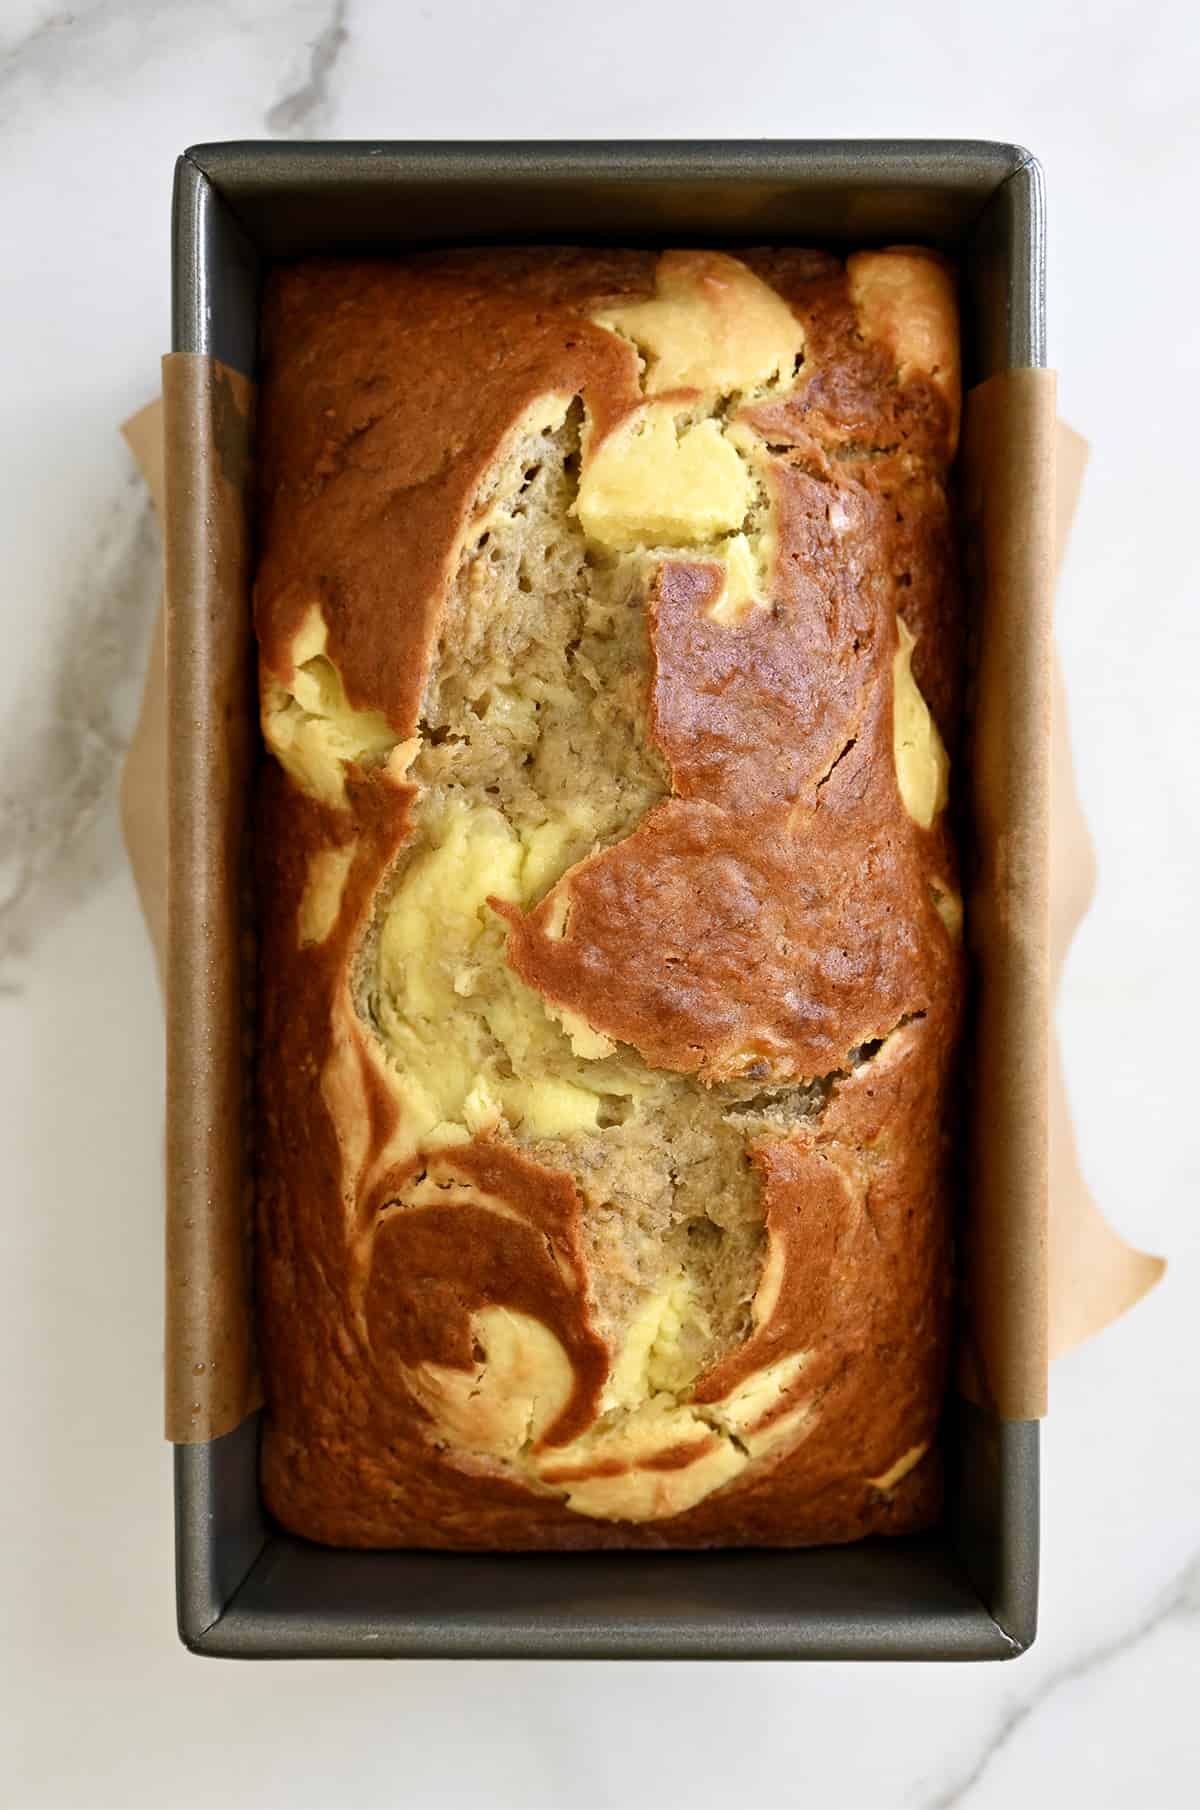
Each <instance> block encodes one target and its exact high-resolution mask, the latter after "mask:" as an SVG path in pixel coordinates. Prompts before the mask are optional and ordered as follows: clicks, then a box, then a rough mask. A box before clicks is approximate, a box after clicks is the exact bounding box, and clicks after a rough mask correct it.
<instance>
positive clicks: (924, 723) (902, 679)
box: [892, 619, 950, 830]
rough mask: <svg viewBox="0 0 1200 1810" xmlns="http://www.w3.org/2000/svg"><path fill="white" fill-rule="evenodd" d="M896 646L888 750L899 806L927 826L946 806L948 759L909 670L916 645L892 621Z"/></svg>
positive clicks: (904, 627) (902, 627) (901, 625)
mask: <svg viewBox="0 0 1200 1810" xmlns="http://www.w3.org/2000/svg"><path fill="white" fill-rule="evenodd" d="M897 627H898V629H899V632H900V645H899V647H898V648H897V650H896V655H895V658H894V660H893V662H892V681H893V683H892V751H893V754H894V756H895V761H896V779H897V781H898V783H899V786H900V797H901V799H902V800H903V802H904V808H905V810H906V811H907V812H908V814H909V816H910V817H911V818H912V819H913V821H914V822H915V823H919V824H920V826H921V828H922V829H923V830H927V829H928V828H929V826H930V824H931V823H932V822H933V820H934V818H935V817H936V816H937V814H938V812H939V811H940V810H942V809H943V808H944V807H945V803H946V798H947V795H948V792H949V780H950V762H949V759H948V758H947V755H946V750H945V748H944V747H943V746H942V738H941V736H940V735H939V734H938V730H937V724H936V723H935V722H934V720H933V718H932V716H931V715H930V713H929V706H928V704H927V703H926V702H925V700H924V698H923V697H922V696H921V693H920V691H919V690H918V688H917V681H916V680H915V679H914V678H913V674H912V652H913V648H914V647H915V646H916V642H915V641H914V640H913V638H912V636H911V634H910V633H909V631H908V627H907V625H906V624H905V623H904V621H903V620H901V619H898V620H897Z"/></svg>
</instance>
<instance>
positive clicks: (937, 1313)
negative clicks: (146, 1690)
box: [255, 248, 962, 1550]
mask: <svg viewBox="0 0 1200 1810" xmlns="http://www.w3.org/2000/svg"><path fill="white" fill-rule="evenodd" d="M264 350H265V376H264V385H263V396H262V408H261V423H262V426H261V452H262V457H261V474H262V481H261V503H260V559H259V566H258V573H257V579H256V585H255V623H256V631H257V635H258V642H259V654H260V659H259V670H260V700H261V721H262V730H263V738H264V742H265V745H266V750H267V758H266V760H265V761H264V765H263V771H262V775H261V781H260V786H259V798H258V805H257V838H256V843H257V851H258V852H257V860H258V886H259V905H260V929H261V988H260V1010H259V1020H258V1037H259V1060H258V1075H259V1127H260V1148H259V1174H258V1245H257V1250H258V1256H257V1264H258V1277H259V1311H260V1331H261V1343H262V1356H263V1366H264V1373H265V1377H266V1384H267V1394H268V1408H269V1413H268V1417H267V1423H266V1432H265V1438H264V1449H263V1479H264V1489H265V1494H266V1499H267V1502H268V1505H269V1506H270V1508H271V1509H272V1511H273V1512H274V1513H275V1514H276V1515H277V1516H278V1518H279V1519H280V1520H281V1521H282V1522H284V1524H285V1525H287V1526H288V1527H290V1528H292V1529H293V1530H295V1531H296V1532H298V1533H301V1534H304V1535H306V1536H307V1537H310V1538H313V1539H317V1540H321V1541H325V1542H327V1543H331V1544H344V1545H354V1546H379V1547H386V1546H418V1547H422V1546H423V1547H442V1548H459V1549H467V1550H469V1549H475V1550H486V1549H489V1548H494V1549H509V1550H520V1549H537V1548H549V1549H552V1548H560V1549H573V1548H576V1549H578V1548H587V1547H606V1546H608V1547H611V1546H617V1547H620V1546H631V1547H636V1546H643V1547H654V1546H663V1547H681V1548H688V1547H693V1548H694V1547H702V1546H715V1545H783V1546H789V1545H803V1544H810V1543H816V1542H824V1541H843V1540H849V1539H854V1538H857V1537H860V1536H862V1535H864V1534H867V1533H871V1532H906V1531H911V1530H912V1529H915V1528H919V1527H921V1526H925V1525H928V1524H929V1522H930V1520H931V1519H933V1518H934V1517H935V1516H936V1514H937V1512H938V1509H939V1501H940V1472H939V1467H938V1458H937V1450H936V1430H937V1422H938V1417H939V1413H940V1408H941V1400H942V1392H943V1387H944V1375H945V1365H946V1347H947V1337H948V1320H949V1288H950V1256H949V1197H950V1171H951V1157H952V1150H951V1146H950V1140H949V1136H948V1110H947V1105H948V1099H949V1096H950V1090H951V1083H952V1077H953V1058H954V1050H955V1040H956V1036H957V1033H958V1025H959V1017H960V1011H961V996H962V907H961V899H960V896H959V891H958V879H957V873H956V867H955V859H954V850H953V847H952V843H951V839H950V836H949V834H948V830H947V823H946V819H947V804H948V800H949V794H950V784H951V758H952V756H953V754H954V750H955V746H956V741H957V730H958V722H957V710H958V699H959V666H960V637H961V611H960V608H959V601H958V593H957V575H956V561H955V552H954V537H953V531H952V522H951V514H950V503H949V497H948V485H949V473H950V465H951V460H952V457H953V451H954V445H955V439H956V435H957V423H958V408H959V398H958V338H957V322H956V314H955V304H954V287H953V281H952V276H951V274H950V272H949V271H948V269H947V268H946V267H945V266H944V265H943V264H942V263H941V261H940V260H938V259H936V258H935V257H934V256H933V255H932V254H930V253H926V252H923V251H921V250H918V249H915V248H897V249H896V250H893V251H881V252H873V253H863V254H858V255H857V256H856V257H851V258H850V259H849V260H848V261H847V262H846V264H845V265H843V263H842V262H841V261H840V260H838V259H835V258H832V257H829V256H827V255H825V254H822V253H817V252H806V251H795V250H791V251H770V250H764V251H748V252H744V253H741V254H739V255H738V256H737V257H734V256H731V255H729V254H727V253H718V252H701V251H677V252H671V251H668V252H663V253H661V254H657V255H656V254H654V253H651V252H605V251H595V250H590V251H571V250H563V249H554V250H550V249H547V250H540V251H539V250H528V251H524V250H516V251H490V252H476V253H471V252H463V253H449V254H437V255H433V254H430V255H428V256H424V255H423V256H418V257H412V258H408V259H404V260H397V261H393V262H370V263H368V262H358V261H334V260H329V261H316V262H308V263H304V264H299V265H296V266H293V267H290V268H284V269H281V270H280V271H278V272H276V273H275V274H274V275H273V277H272V278H271V281H270V285H269V292H268V297H267V303H266V314H265V323H264Z"/></svg>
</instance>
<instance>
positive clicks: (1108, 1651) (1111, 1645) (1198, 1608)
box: [924, 1553, 1200, 1810]
mask: <svg viewBox="0 0 1200 1810" xmlns="http://www.w3.org/2000/svg"><path fill="white" fill-rule="evenodd" d="M1193 1617H1200V1553H1197V1554H1196V1555H1195V1556H1194V1557H1193V1558H1192V1559H1191V1560H1190V1561H1189V1563H1188V1564H1187V1565H1186V1566H1185V1568H1184V1570H1183V1571H1182V1572H1181V1573H1180V1574H1179V1576H1178V1577H1177V1578H1176V1579H1175V1580H1174V1582H1173V1583H1171V1584H1170V1585H1169V1586H1168V1588H1167V1589H1166V1591H1165V1592H1164V1593H1163V1595H1162V1596H1161V1597H1160V1598H1159V1600H1158V1601H1157V1602H1156V1603H1155V1604H1154V1606H1153V1607H1152V1608H1151V1609H1150V1610H1149V1611H1148V1612H1147V1613H1146V1614H1145V1615H1144V1616H1142V1617H1141V1619H1140V1620H1138V1621H1136V1622H1134V1623H1133V1625H1132V1626H1131V1627H1129V1628H1126V1629H1125V1630H1124V1631H1123V1632H1122V1633H1120V1634H1117V1635H1115V1636H1114V1637H1113V1638H1112V1639H1111V1640H1108V1641H1105V1642H1104V1644H1103V1645H1102V1646H1098V1647H1093V1648H1092V1650H1091V1651H1090V1652H1088V1653H1083V1654H1081V1655H1080V1657H1079V1658H1078V1659H1076V1660H1073V1661H1072V1662H1071V1664H1070V1665H1065V1666H1062V1667H1060V1668H1059V1670H1058V1671H1055V1672H1051V1674H1050V1676H1049V1677H1048V1678H1047V1679H1046V1680H1045V1682H1044V1683H1043V1684H1042V1686H1041V1687H1040V1689H1039V1690H1038V1691H1037V1692H1036V1693H1035V1694H1034V1695H1033V1696H1032V1697H1030V1698H1029V1699H1027V1701H1026V1702H1024V1703H1020V1704H1017V1705H1015V1707H1014V1708H1013V1709H1012V1710H1010V1711H1009V1713H1008V1715H1007V1716H1006V1717H1005V1718H1004V1720H1003V1721H1002V1722H1001V1724H1000V1726H999V1727H998V1728H997V1729H996V1732H995V1733H994V1734H993V1735H992V1737H991V1739H990V1740H989V1741H988V1743H987V1745H986V1746H985V1747H984V1749H983V1751H982V1753H980V1755H979V1757H978V1758H977V1759H976V1761H975V1762H974V1764H973V1765H972V1767H971V1768H970V1770H969V1771H968V1772H966V1773H965V1774H964V1775H963V1777H962V1778H960V1779H959V1780H958V1781H957V1783H955V1784H953V1785H950V1786H948V1787H947V1788H946V1789H945V1790H943V1791H939V1792H938V1794H937V1796H936V1797H931V1798H928V1799H927V1800H926V1803H925V1806H924V1810H963V1807H964V1806H965V1805H966V1803H967V1801H968V1797H969V1794H970V1792H971V1791H973V1790H974V1788H975V1786H976V1785H977V1784H978V1783H979V1781H980V1780H981V1779H982V1777H983V1776H984V1774H985V1773H986V1772H987V1770H988V1768H989V1767H990V1766H991V1764H992V1762H993V1760H994V1759H995V1758H996V1756H997V1755H998V1754H999V1753H1000V1752H1001V1751H1002V1750H1003V1749H1004V1748H1006V1747H1007V1746H1008V1745H1009V1743H1010V1742H1011V1741H1012V1740H1013V1738H1014V1737H1015V1736H1016V1734H1017V1733H1018V1732H1019V1730H1020V1729H1022V1728H1023V1727H1024V1725H1025V1724H1026V1723H1027V1722H1028V1721H1029V1720H1030V1718H1031V1717H1033V1716H1035V1715H1036V1714H1037V1713H1038V1711H1039V1710H1041V1709H1043V1708H1044V1707H1045V1706H1046V1704H1048V1703H1049V1702H1050V1700H1051V1699H1052V1698H1053V1697H1055V1696H1056V1695H1057V1694H1058V1692H1059V1691H1061V1690H1064V1689H1065V1688H1066V1687H1067V1686H1068V1685H1070V1684H1075V1683H1077V1682H1078V1680H1079V1679H1081V1678H1090V1677H1092V1676H1093V1675H1094V1674H1095V1673H1096V1672H1099V1671H1101V1670H1102V1669H1103V1668H1104V1667H1105V1666H1107V1665H1110V1664H1112V1662H1113V1661H1114V1660H1117V1659H1121V1658H1123V1657H1124V1655H1125V1654H1126V1653H1131V1652H1132V1651H1133V1650H1134V1648H1135V1647H1138V1646H1140V1645H1141V1644H1142V1642H1143V1641H1145V1640H1149V1639H1150V1637H1151V1635H1153V1634H1156V1633H1157V1632H1158V1630H1159V1628H1161V1627H1163V1626H1164V1625H1165V1624H1166V1623H1167V1622H1171V1621H1176V1620H1178V1621H1188V1620H1191V1619H1192V1618H1193Z"/></svg>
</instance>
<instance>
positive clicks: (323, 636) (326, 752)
mask: <svg viewBox="0 0 1200 1810" xmlns="http://www.w3.org/2000/svg"><path fill="white" fill-rule="evenodd" d="M326 640H327V630H326V626H325V622H324V619H323V618H322V616H321V612H320V610H319V609H317V608H316V606H315V605H314V606H313V608H312V609H311V610H310V611H309V614H308V616H307V618H306V620H305V622H304V625H303V627H302V628H301V630H300V632H299V634H298V635H297V636H296V639H295V641H294V643H293V646H292V658H293V660H294V662H295V671H294V672H293V674H292V680H291V684H290V685H284V684H283V683H282V682H281V681H280V680H278V679H271V680H269V681H268V683H267V685H266V687H265V690H264V694H263V700H262V732H263V740H264V741H265V742H266V744H267V746H268V748H270V750H271V752H272V753H273V754H274V755H275V756H276V757H277V759H278V760H279V762H280V764H281V765H282V766H283V767H284V768H285V769H286V771H287V772H288V773H290V774H291V776H292V778H293V779H294V780H295V781H296V784H297V785H298V786H300V787H301V788H302V790H304V791H305V792H308V793H310V794H311V795H312V796H313V797H314V798H319V799H320V800H321V802H322V803H323V804H332V805H341V804H344V803H345V798H346V780H345V764H346V762H348V761H352V762H363V761H366V762H371V761H378V760H383V759H384V758H386V757H387V756H388V755H389V754H390V753H391V752H392V750H393V749H394V748H395V747H396V744H397V742H398V740H399V737H398V736H397V735H396V733H395V731H394V730H393V728H392V726H391V724H390V723H389V722H388V720H387V718H386V717H385V716H383V715H382V713H381V712H380V711H378V710H355V709H354V708H353V706H352V705H350V704H349V703H348V702H347V700H346V693H345V690H344V689H343V686H342V680H341V675H340V674H339V672H338V670H337V668H336V667H335V666H334V665H333V663H332V662H331V661H330V660H327V659H326V657H325V651H324V650H325V644H326Z"/></svg>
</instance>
